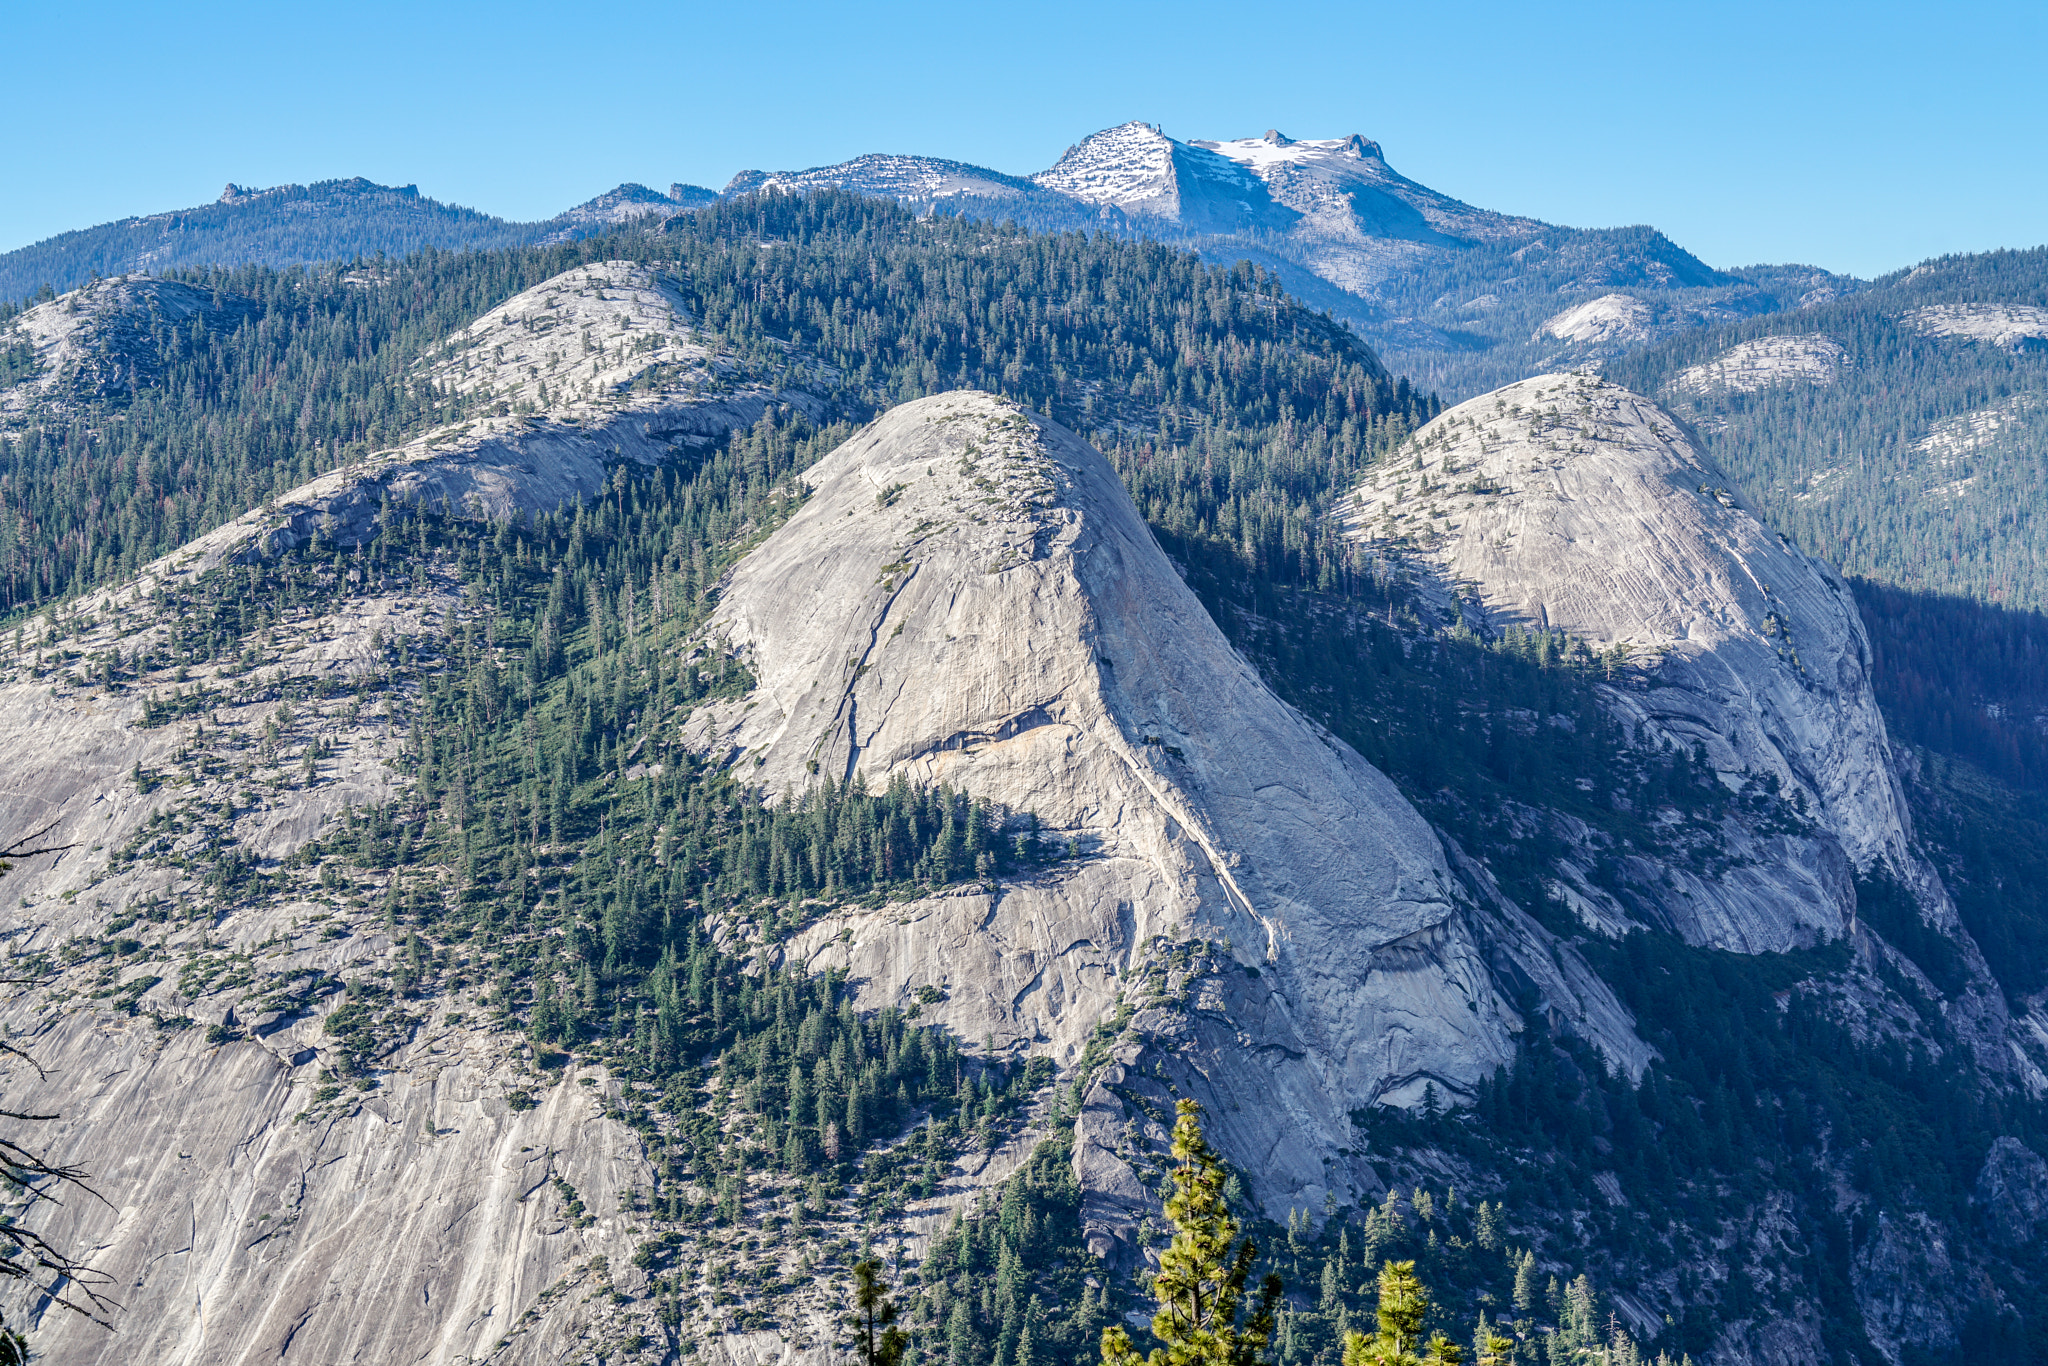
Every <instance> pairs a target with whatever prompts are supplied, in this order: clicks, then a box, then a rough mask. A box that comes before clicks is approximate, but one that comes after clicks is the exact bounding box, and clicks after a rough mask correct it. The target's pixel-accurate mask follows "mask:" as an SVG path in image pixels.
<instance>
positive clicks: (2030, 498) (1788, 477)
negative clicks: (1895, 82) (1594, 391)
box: [1607, 248, 2048, 611]
mask: <svg viewBox="0 0 2048 1366" xmlns="http://www.w3.org/2000/svg"><path fill="white" fill-rule="evenodd" d="M2044 304H2048V248H2037V249H2035V250H2033V251H2008V252H1993V253H1988V254H1986V255H1982V256H1971V257H1951V258H1944V259H1942V260H1939V261H1933V262H1929V263H1928V264H1926V265H1924V266H1920V267H1917V268H1916V269H1914V270H1911V271H1901V272H1899V273H1898V274H1896V275H1892V276H1888V277H1886V278H1884V279H1882V280H1878V281H1876V282H1874V283H1873V284H1872V286H1871V287H1870V289H1868V290H1867V291H1865V292H1863V293H1860V294H1856V295H1854V296H1851V297H1849V298H1847V299H1842V300H1837V301H1835V302H1831V303H1826V304H1822V305H1820V306H1817V307H1814V308H1809V309H1805V310H1802V311H1793V312H1785V313H1774V314H1771V315H1768V316H1766V317H1761V318H1754V319H1749V320H1746V321H1742V322H1736V323H1730V324H1727V325H1725V326H1722V327H1718V328H1714V329H1711V330H1709V331H1704V332H1700V333H1696V334H1692V335H1687V336H1683V337H1679V338H1675V339H1673V340H1670V341H1667V342H1665V343H1664V344H1663V345H1661V346H1658V347H1656V348H1654V349H1652V350H1649V351H1646V352H1644V353H1642V354H1640V355H1636V356H1631V357H1627V358H1624V359H1621V360H1617V361H1614V362H1612V363H1611V364H1610V365H1609V366H1608V368H1607V373H1608V374H1609V375H1610V376H1612V377H1613V378H1614V379H1616V380H1617V381H1619V382H1620V383H1622V384H1626V385H1628V386H1629V387H1631V388H1633V389H1636V390H1637V391H1639V392H1641V393H1646V394H1653V395H1656V396H1658V397H1660V398H1662V399H1665V400H1666V401H1669V402H1672V403H1673V404H1674V406H1676V407H1677V409H1678V411H1679V412H1680V413H1681V415H1683V416H1686V417H1687V418H1689V419H1690V420H1691V421H1692V423H1693V424H1694V426H1695V427H1697V428H1698V430H1699V432H1700V435H1701V437H1702V438H1703V439H1704V440H1705V442H1706V444H1707V448H1708V450H1709V451H1710V452H1711V454H1712V455H1713V456H1714V458H1715V459H1716V460H1717V461H1718V462H1719V463H1720V464H1721V466H1722V467H1723V468H1724V469H1726V470H1727V472H1728V473H1729V475H1731V476H1732V477H1733V478H1735V479H1737V480H1739V481H1741V483H1742V486H1743V487H1744V488H1745V489H1746V490H1747V491H1748V492H1749V493H1750V495H1751V496H1752V497H1753V498H1755V499H1756V500H1757V501H1758V503H1759V504H1760V505H1761V506H1762V507H1763V508H1764V509H1765V510H1766V511H1767V512H1768V513H1769V514H1770V516H1771V518H1772V520H1773V521H1774V522H1775V523H1776V524H1777V525H1778V526H1779V527H1780V528H1781V529H1782V530H1783V531H1784V532H1785V533H1786V534H1787V535H1789V536H1791V537H1792V539H1793V540H1795V541H1796V542H1798V543H1799V544H1800V545H1801V546H1803V547H1804V548H1805V549H1806V550H1807V551H1808V552H1810V553H1812V554H1815V555H1820V556H1822V557H1824V558H1826V559H1828V560H1829V561H1831V562H1833V563H1834V564H1836V565H1838V566H1840V568H1841V569H1842V570H1843V572H1845V573H1849V574H1857V575H1863V576H1866V577H1869V578H1871V579H1874V580H1876V581H1879V582H1882V583H1886V584H1889V585H1892V586H1893V587H1897V588H1903V589H1910V590H1915V591H1922V592H1933V593H1950V594H1959V595H1962V596H1965V597H1969V598H1974V599H1976V600H1977V601H1979V602H1989V603H1998V604H2001V605H2004V606H2008V607H2016V608H2027V609H2032V610H2035V611H2039V610H2041V609H2042V608H2044V607H2048V559H2044V556H2043V552H2042V550H2041V544H2042V536H2041V527H2042V522H2041V517H2042V514H2043V512H2044V509H2048V465H2044V463H2043V460H2042V458H2041V457H2042V452H2043V451H2044V450H2048V402H2044V396H2048V315H2043V314H2042V313H2041V308H2042V306H2043V305H2044ZM1772 338H1787V339H1815V338H1818V339H1821V340H1822V341H1824V342H1831V343H1833V344H1834V345H1836V346H1838V347H1840V348H1842V354H1841V358H1840V360H1839V362H1838V363H1833V362H1831V363H1828V364H1826V365H1824V366H1823V367H1822V368H1820V369H1818V370H1799V369H1796V368H1793V367H1788V366H1785V365H1783V364H1782V363H1781V364H1780V365H1778V366H1776V367H1773V366H1772V365H1771V364H1770V363H1769V361H1768V360H1766V361H1764V362H1763V363H1761V364H1758V365H1753V366H1751V367H1750V368H1748V369H1747V370H1746V371H1742V372H1739V373H1735V374H1733V375H1732V376H1730V377H1715V376H1713V375H1710V374H1708V373H1707V372H1706V371H1704V370H1699V369H1695V367H1702V366H1707V365H1709V364H1710V363H1711V362H1714V361H1716V360H1717V359H1719V358H1723V357H1727V356H1729V355H1731V354H1735V353H1737V352H1738V351H1739V350H1740V349H1741V348H1744V347H1754V346H1755V345H1756V344H1757V343H1760V342H1763V341H1765V340H1767V339H1772Z"/></svg>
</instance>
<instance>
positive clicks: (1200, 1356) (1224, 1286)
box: [1102, 1100, 1281, 1366]
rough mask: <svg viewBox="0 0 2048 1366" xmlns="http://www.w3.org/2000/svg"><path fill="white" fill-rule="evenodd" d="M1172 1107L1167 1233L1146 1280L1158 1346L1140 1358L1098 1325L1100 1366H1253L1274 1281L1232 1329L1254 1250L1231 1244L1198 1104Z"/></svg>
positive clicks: (1230, 1225) (1270, 1323) (1275, 1291)
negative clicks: (1170, 1232) (1154, 1302)
mask: <svg viewBox="0 0 2048 1366" xmlns="http://www.w3.org/2000/svg"><path fill="white" fill-rule="evenodd" d="M1175 1110H1176V1113H1177V1116H1178V1118H1177V1119H1176V1120H1175V1122H1174V1126H1173V1157H1174V1160H1175V1162H1176V1163H1177V1165H1176V1166H1175V1168H1174V1171H1173V1185H1174V1193H1173V1196H1172V1198H1170V1199H1169V1200H1167V1202H1166V1218H1167V1221H1168V1222H1169V1223H1171V1224H1172V1225H1173V1228H1174V1236H1173V1242H1172V1244H1171V1245H1170V1246H1168V1248H1167V1249H1166V1252H1165V1253H1164V1254H1163V1255H1162V1256H1161V1257H1160V1259H1159V1274H1158V1275H1156V1276H1154V1277H1153V1278H1152V1294H1153V1295H1154V1296H1155V1297H1156V1298H1157V1299H1158V1301H1159V1312H1158V1313H1156V1314H1154V1315H1153V1316H1152V1333H1153V1335H1154V1336H1155V1337H1157V1338H1158V1339H1159V1340H1160V1341H1161V1342H1162V1343H1164V1344H1165V1345H1164V1346H1163V1347H1156V1348H1154V1349H1153V1350H1152V1353H1151V1355H1150V1356H1149V1357H1146V1358H1140V1357H1139V1356H1138V1352H1137V1349H1136V1348H1135V1347H1133V1346H1132V1345H1131V1339H1130V1335H1129V1334H1128V1333H1126V1332H1125V1331H1124V1330H1123V1328H1121V1327H1112V1328H1106V1329H1104V1330H1103V1333H1102V1362H1103V1366H1138V1363H1139V1362H1140V1361H1141V1360H1144V1361H1146V1362H1148V1363H1149V1366H1255V1363H1257V1362H1258V1361H1259V1358H1260V1354H1261V1353H1262V1352H1264V1351H1265V1349H1266V1346H1267V1344H1268V1343H1269V1342H1271V1341H1272V1337H1273V1327H1274V1313H1275V1310H1276V1309H1277V1307H1278V1306H1279V1303H1280V1292H1281V1284H1280V1278H1279V1277H1278V1276H1275V1275H1270V1274H1269V1275H1268V1276H1267V1277H1266V1279H1265V1282H1264V1284H1263V1285H1261V1286H1260V1289H1259V1299H1258V1302H1257V1304H1256V1306H1254V1307H1253V1308H1252V1311H1251V1315H1250V1317H1249V1318H1248V1319H1245V1321H1244V1322H1243V1323H1242V1324H1240V1323H1239V1316H1240V1314H1241V1313H1242V1311H1243V1310H1244V1308H1245V1305H1244V1298H1245V1282H1246V1280H1247V1279H1249V1277H1250V1276H1251V1269H1252V1262H1253V1260H1254V1259H1255V1258H1257V1256H1258V1248H1257V1246H1256V1245H1255V1244H1254V1243H1253V1242H1252V1240H1251V1239H1250V1238H1246V1239H1245V1240H1244V1241H1243V1242H1241V1243H1239V1242H1237V1230H1238V1223H1237V1220H1236V1219H1235V1218H1234V1217H1232V1215H1231V1213H1230V1208H1229V1206H1228V1205H1227V1204H1226V1203H1225V1201H1224V1199H1223V1184H1224V1181H1225V1179H1226V1178H1225V1174H1224V1171H1223V1164H1222V1162H1221V1161H1219V1160H1218V1159H1217V1156H1216V1154H1215V1152H1214V1150H1212V1149H1211V1148H1210V1147H1209V1145H1208V1142H1207V1141H1206V1140H1205V1139H1204V1138H1203V1137H1202V1122H1201V1116H1202V1107H1201V1106H1200V1105H1198V1104H1196V1103H1195V1102H1194V1101H1192V1100H1183V1101H1181V1102H1180V1103H1179V1105H1178V1106H1176V1107H1175ZM1233 1243H1235V1244H1236V1248H1235V1252H1234V1253H1233V1250H1232V1244H1233Z"/></svg>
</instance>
